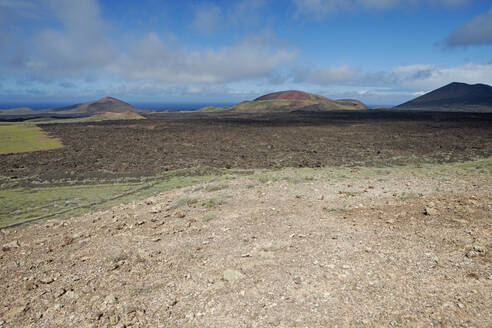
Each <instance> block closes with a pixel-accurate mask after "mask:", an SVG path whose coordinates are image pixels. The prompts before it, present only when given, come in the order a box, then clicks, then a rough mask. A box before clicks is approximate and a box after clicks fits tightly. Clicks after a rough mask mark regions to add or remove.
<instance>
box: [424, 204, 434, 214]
mask: <svg viewBox="0 0 492 328" xmlns="http://www.w3.org/2000/svg"><path fill="white" fill-rule="evenodd" d="M424 214H425V215H429V216H430V215H436V214H437V210H436V209H435V208H433V207H429V206H427V207H426V208H425V209H424Z"/></svg>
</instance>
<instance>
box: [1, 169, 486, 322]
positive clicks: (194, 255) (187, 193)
mask: <svg viewBox="0 0 492 328" xmlns="http://www.w3.org/2000/svg"><path fill="white" fill-rule="evenodd" d="M429 170H430V171H427V170H426V169H409V168H403V169H388V170H377V172H375V171H376V170H374V172H373V170H372V169H362V171H355V172H352V171H350V170H349V169H328V168H326V169H322V170H311V171H302V170H301V171H299V170H283V171H277V172H273V173H272V172H270V173H264V174H262V175H261V176H260V178H258V176H243V177H239V176H238V177H234V178H231V179H228V180H225V181H215V182H210V183H209V184H208V185H207V186H196V187H191V188H185V189H180V190H176V191H173V192H169V193H164V194H161V195H159V196H156V197H154V198H151V199H148V200H146V201H142V202H136V203H132V204H127V205H122V206H118V207H115V208H112V209H109V210H105V211H101V212H97V213H92V214H90V215H85V216H82V217H78V218H72V219H70V220H67V221H56V220H52V221H49V222H45V223H42V224H38V225H32V226H27V227H23V228H18V229H17V230H16V231H14V230H9V231H3V233H2V234H0V236H1V237H0V238H1V239H0V245H5V246H4V247H3V249H2V251H1V252H0V263H1V265H0V296H1V297H0V323H1V324H0V326H1V327H68V326H73V327H91V326H92V327H124V326H127V327H129V326H132V327H349V326H360V327H379V326H396V327H431V326H438V327H490V326H492V297H491V295H492V265H491V263H492V262H491V260H492V256H491V252H492V217H491V213H492V192H491V191H492V184H491V180H492V179H491V176H490V174H482V175H481V174H473V175H464V174H462V173H461V172H460V173H456V172H454V171H453V170H452V169H451V170H447V171H446V170H441V168H440V167H437V168H436V167H433V168H432V170H431V169H429ZM441 171H442V172H441ZM429 172H430V173H429ZM285 178H286V179H285ZM215 186H217V187H216V188H215ZM205 188H207V189H208V190H207V189H205ZM211 189H217V190H211Z"/></svg>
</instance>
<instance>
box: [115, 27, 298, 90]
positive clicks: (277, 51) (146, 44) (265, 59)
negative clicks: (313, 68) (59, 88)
mask: <svg viewBox="0 0 492 328" xmlns="http://www.w3.org/2000/svg"><path fill="white" fill-rule="evenodd" d="M275 43H276V42H275V40H274V39H273V38H272V37H271V36H268V35H267V36H265V35H263V36H259V37H254V38H247V39H245V40H243V41H242V42H240V43H238V44H236V45H233V46H227V47H222V48H219V49H217V50H213V49H210V50H204V51H189V50H187V49H184V48H180V47H176V45H171V46H168V45H166V43H165V42H164V41H163V40H162V39H161V38H159V36H158V35H157V34H155V33H150V34H148V35H147V36H146V37H145V38H144V39H142V40H141V41H140V42H138V43H137V44H135V45H134V46H133V47H132V48H131V50H130V52H129V53H128V54H125V55H122V56H121V57H120V58H119V59H117V60H115V61H114V62H113V63H112V64H111V65H109V72H110V73H112V74H114V75H116V76H122V77H125V78H129V79H137V80H158V81H163V82H168V83H178V84H180V83H181V84H182V83H223V82H231V81H238V80H244V79H250V78H264V77H267V76H268V75H269V74H270V73H272V72H274V71H275V70H276V69H278V68H280V67H282V66H283V65H285V64H288V63H290V62H291V61H292V60H294V59H295V58H296V57H297V52H296V51H294V50H290V49H287V48H284V47H276V46H275Z"/></svg>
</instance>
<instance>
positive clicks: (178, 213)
mask: <svg viewBox="0 0 492 328" xmlns="http://www.w3.org/2000/svg"><path fill="white" fill-rule="evenodd" d="M175 216H176V217H177V218H178V219H182V218H184V217H185V216H186V214H184V213H183V212H176V214H175Z"/></svg>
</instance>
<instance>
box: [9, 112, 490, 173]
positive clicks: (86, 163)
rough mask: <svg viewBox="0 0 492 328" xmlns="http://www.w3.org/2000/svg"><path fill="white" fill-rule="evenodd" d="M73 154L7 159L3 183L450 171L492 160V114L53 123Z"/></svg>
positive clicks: (178, 116) (179, 116)
mask: <svg viewBox="0 0 492 328" xmlns="http://www.w3.org/2000/svg"><path fill="white" fill-rule="evenodd" d="M42 128H43V130H45V131H47V132H48V133H50V134H51V135H53V136H55V137H57V138H60V139H61V140H62V142H63V144H64V146H65V147H64V148H61V149H57V150H51V151H43V152H33V153H28V154H13V155H1V156H0V175H2V176H10V177H12V176H16V177H24V176H30V175H44V176H46V177H49V176H52V177H59V176H66V175H70V174H72V175H83V174H87V173H88V172H106V173H107V172H110V173H117V174H122V173H138V174H142V175H145V174H147V175H154V174H156V173H160V172H163V171H167V170H173V169H182V168H190V167H196V166H209V167H221V168H281V167H322V166H332V165H352V166H357V165H394V164H406V163H414V162H431V163H443V162H453V161H464V160H472V159H475V158H484V157H487V156H490V155H492V116H491V115H487V114H482V115H476V114H446V113H444V114H439V113H430V114H425V113H419V114H418V115H416V114H412V113H391V112H370V111H365V112H350V113H347V112H330V113H302V112H301V113H283V114H270V115H254V114H242V115H241V114H222V115H221V114H198V113H167V114H160V115H154V116H148V119H147V120H142V121H138V122H136V121H114V122H98V123H94V122H93V123H75V124H71V123H70V124H52V125H49V124H47V125H43V126H42Z"/></svg>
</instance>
